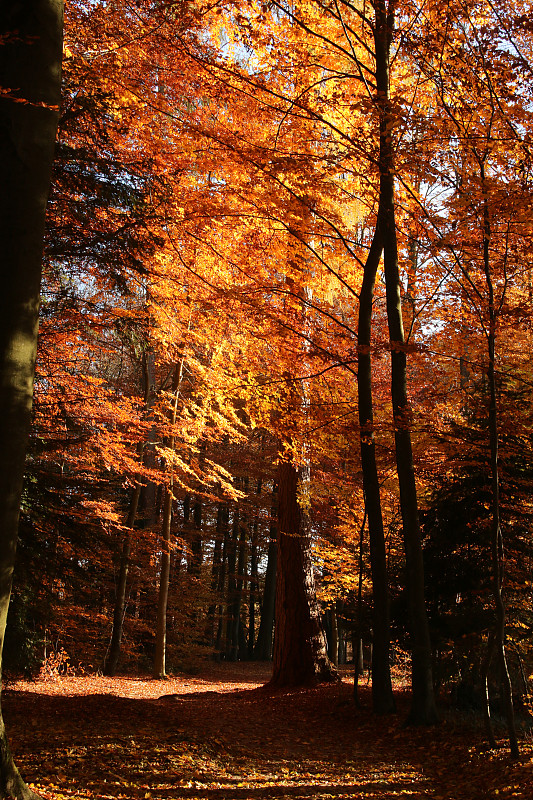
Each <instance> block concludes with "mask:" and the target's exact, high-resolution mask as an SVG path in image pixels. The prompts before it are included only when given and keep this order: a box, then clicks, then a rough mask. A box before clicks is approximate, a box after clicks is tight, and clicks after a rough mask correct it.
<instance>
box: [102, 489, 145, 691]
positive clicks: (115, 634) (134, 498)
mask: <svg viewBox="0 0 533 800" xmlns="http://www.w3.org/2000/svg"><path fill="white" fill-rule="evenodd" d="M140 495H141V484H140V483H137V484H136V485H135V488H134V489H133V491H132V494H131V500H130V507H129V511H128V518H127V520H126V527H127V530H126V533H125V534H124V538H123V540H122V550H121V552H120V567H119V573H118V582H117V590H116V597H115V608H114V611H113V630H112V633H111V642H110V644H109V650H108V651H107V656H106V658H105V661H104V669H103V672H104V675H108V676H110V677H112V676H113V675H115V674H116V671H117V667H118V661H119V658H120V645H121V642H122V632H123V630H124V615H125V613H126V588H127V582H128V571H129V566H130V555H131V529H132V528H133V525H134V522H135V515H136V514H137V506H138V505H139V497H140Z"/></svg>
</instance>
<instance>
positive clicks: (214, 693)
mask: <svg viewBox="0 0 533 800" xmlns="http://www.w3.org/2000/svg"><path fill="white" fill-rule="evenodd" d="M268 677H269V670H268V668H267V667H264V666H262V665H253V664H251V665H245V664H238V665H235V664H221V665H210V666H209V669H208V670H206V671H205V673H204V672H202V673H201V674H200V675H198V676H193V677H190V676H183V677H175V678H172V679H170V680H166V681H154V680H150V679H145V680H141V679H138V678H125V677H120V678H116V679H110V678H103V677H99V676H94V677H92V676H85V677H70V676H69V677H66V678H59V679H58V680H56V681H47V682H39V683H27V682H18V683H16V684H13V685H11V686H10V688H9V690H8V691H7V693H6V697H5V709H6V718H7V723H8V730H9V732H10V735H11V741H12V745H13V750H14V752H15V755H16V759H17V762H18V764H19V766H20V767H21V770H22V772H23V774H24V776H25V777H26V779H27V780H29V781H30V782H32V783H33V784H34V787H35V789H36V790H37V791H39V793H40V794H41V795H42V796H43V797H44V798H46V800H64V798H71V800H73V799H76V800H78V799H79V800H95V799H97V798H98V799H99V798H101V800H119V798H129V799H131V800H133V798H145V799H148V798H152V799H153V800H180V799H181V798H183V799H184V800H185V798H187V799H188V800H192V799H193V798H196V799H197V800H204V798H205V800H248V799H250V800H254V798H255V799H256V800H278V798H279V799H280V798H300V800H326V799H327V798H337V799H338V800H342V798H361V800H362V799H363V798H365V799H366V800H389V799H392V798H397V797H403V798H412V800H423V799H425V798H427V800H481V798H491V799H492V800H497V799H498V800H499V799H500V798H507V797H509V798H511V797H513V798H521V800H530V798H531V797H533V775H532V769H531V767H532V763H533V762H532V761H531V757H532V755H533V748H532V746H531V744H528V743H525V742H524V743H523V745H522V750H523V755H522V757H521V759H520V761H519V762H517V763H513V762H512V761H511V760H510V758H509V755H508V751H507V749H506V748H505V747H502V748H501V749H499V750H497V751H491V750H489V749H487V747H486V745H485V743H484V741H483V733H482V729H481V728H480V726H479V725H474V724H470V723H469V722H468V720H466V721H465V719H459V718H454V717H453V716H449V717H447V719H446V721H445V722H444V723H443V724H442V725H440V726H437V727H435V728H429V729H414V730H413V729H405V728H404V727H403V721H404V719H405V716H406V712H407V703H408V697H407V696H406V695H405V693H403V692H399V694H398V699H399V709H400V710H399V713H398V715H396V716H394V717H386V718H384V717H375V716H374V715H372V714H371V712H370V696H369V689H368V687H367V686H366V685H365V682H363V685H362V687H361V688H360V696H361V698H362V700H363V703H364V707H363V708H362V709H356V707H355V704H354V702H353V698H352V687H351V677H350V676H349V675H346V676H345V680H344V681H343V683H342V684H340V685H325V686H321V687H318V688H315V689H306V690H302V691H291V692H275V693H272V692H268V691H265V690H262V689H261V688H259V687H261V686H262V684H263V683H264V682H265V681H266V680H267V679H268ZM504 744H505V743H504V740H503V739H502V745H504Z"/></svg>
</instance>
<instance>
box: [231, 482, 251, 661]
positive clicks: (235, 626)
mask: <svg viewBox="0 0 533 800" xmlns="http://www.w3.org/2000/svg"><path fill="white" fill-rule="evenodd" d="M247 489H248V480H246V483H245V490H247ZM239 522H240V525H239V551H238V552H239V555H238V559H237V573H236V580H235V593H234V597H233V607H232V611H231V619H232V632H231V651H230V660H231V661H238V660H239V658H240V657H241V653H242V646H241V644H242V643H241V638H242V636H241V634H242V631H243V625H242V621H241V606H242V597H243V593H244V584H245V582H246V575H245V571H246V540H247V538H248V537H247V533H248V516H247V515H246V514H245V515H244V516H243V517H242V518H240V519H239Z"/></svg>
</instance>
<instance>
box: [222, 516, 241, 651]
mask: <svg viewBox="0 0 533 800" xmlns="http://www.w3.org/2000/svg"><path fill="white" fill-rule="evenodd" d="M238 540H239V506H238V505H237V504H236V505H235V510H234V512H233V524H232V531H231V537H230V538H229V539H228V585H227V601H226V609H227V612H226V625H225V628H226V641H225V650H226V658H227V659H228V661H229V660H230V658H231V652H232V647H233V638H232V637H233V632H234V630H235V629H236V628H235V626H236V625H237V626H238V621H236V620H235V619H234V617H233V611H234V607H235V592H236V591H237V576H236V570H237V542H238Z"/></svg>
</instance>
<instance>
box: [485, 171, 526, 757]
mask: <svg viewBox="0 0 533 800" xmlns="http://www.w3.org/2000/svg"><path fill="white" fill-rule="evenodd" d="M481 182H482V187H483V191H484V192H485V170H484V164H483V163H482V164H481ZM483 218H484V220H483V221H484V230H483V261H484V268H485V279H486V282H487V289H488V294H489V333H488V342H487V344H488V355H489V368H488V376H487V377H488V382H489V392H490V403H489V439H490V468H491V477H492V531H491V533H492V536H491V540H492V541H491V556H492V559H491V560H492V587H493V597H494V608H495V615H496V624H495V630H494V647H495V650H496V657H497V661H498V666H499V668H500V680H501V686H502V694H503V701H504V707H505V714H506V717H507V731H508V734H509V746H510V749H511V755H512V756H513V758H518V756H519V749H518V740H517V737H516V727H515V719H514V709H513V692H512V686H511V678H510V676H509V670H508V669H507V658H506V655H505V605H504V602H503V596H502V583H503V540H502V532H501V525H500V479H499V468H498V444H499V442H498V410H497V405H496V374H495V361H496V309H495V305H494V287H493V284H492V276H491V271H490V249H489V248H490V238H491V224H490V216H489V208H488V202H487V198H486V196H485V199H484V204H483Z"/></svg>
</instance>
